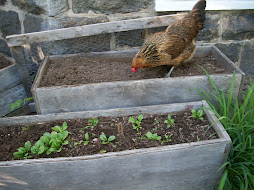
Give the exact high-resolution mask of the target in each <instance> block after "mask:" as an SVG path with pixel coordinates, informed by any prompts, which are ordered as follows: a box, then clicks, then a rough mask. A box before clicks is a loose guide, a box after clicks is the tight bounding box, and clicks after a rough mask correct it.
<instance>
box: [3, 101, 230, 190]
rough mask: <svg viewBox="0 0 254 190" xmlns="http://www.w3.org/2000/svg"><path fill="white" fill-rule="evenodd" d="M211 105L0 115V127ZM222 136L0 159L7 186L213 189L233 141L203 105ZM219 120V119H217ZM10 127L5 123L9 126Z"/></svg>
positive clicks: (170, 105)
mask: <svg viewBox="0 0 254 190" xmlns="http://www.w3.org/2000/svg"><path fill="white" fill-rule="evenodd" d="M202 106H204V107H207V106H208V105H207V103H206V102H204V101H202V102H201V101H199V102H189V103H179V104H167V105H156V106H143V107H133V108H121V109H110V110H98V111H83V112H70V113H59V114H47V115H34V116H20V117H13V118H0V126H4V125H8V126H10V125H14V124H23V125H29V124H31V123H41V122H47V121H53V120H60V119H64V120H69V119H74V118H91V117H93V118H95V117H99V116H128V115H133V114H140V113H143V114H146V113H147V114H158V113H159V114H160V113H161V114H163V113H172V112H174V113H176V112H179V111H187V110H189V111H190V110H191V109H197V108H199V107H202ZM205 113H206V115H207V117H208V119H209V121H210V123H215V124H214V125H213V129H214V130H215V131H216V133H217V135H218V137H219V138H218V139H212V140H206V141H198V142H191V143H183V144H176V145H166V146H161V147H153V148H144V149H136V150H126V151H120V152H109V153H105V154H96V155H91V156H80V157H67V158H52V159H50V158H47V159H27V160H20V161H7V162H0V171H1V175H3V176H5V177H6V178H8V179H15V180H13V181H11V180H8V181H4V182H1V183H3V184H4V185H6V186H7V187H8V188H9V189H62V188H63V187H64V188H65V189H89V190H91V189H105V190H109V189H123V190H131V189H145V190H154V189H165V190H166V189H167V190H168V189H177V190H186V189H188V190H207V189H214V186H215V185H216V182H218V180H219V179H220V176H221V173H219V172H218V169H219V167H220V166H221V165H222V163H224V162H225V161H226V160H227V157H228V154H229V151H230V145H231V140H230V137H229V136H228V134H227V132H226V131H225V129H224V128H223V126H222V125H221V123H220V122H219V121H218V119H217V118H216V117H215V115H214V114H213V113H212V112H211V111H210V110H205ZM215 121H217V122H215ZM5 127H6V126H5Z"/></svg>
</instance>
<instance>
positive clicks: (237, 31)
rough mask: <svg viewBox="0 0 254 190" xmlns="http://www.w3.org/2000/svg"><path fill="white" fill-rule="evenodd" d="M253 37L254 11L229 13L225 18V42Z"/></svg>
mask: <svg viewBox="0 0 254 190" xmlns="http://www.w3.org/2000/svg"><path fill="white" fill-rule="evenodd" d="M252 37H254V11H238V12H232V13H231V12H227V13H226V14H225V15H224V16H223V22H222V38H223V39H224V40H243V39H251V38H252Z"/></svg>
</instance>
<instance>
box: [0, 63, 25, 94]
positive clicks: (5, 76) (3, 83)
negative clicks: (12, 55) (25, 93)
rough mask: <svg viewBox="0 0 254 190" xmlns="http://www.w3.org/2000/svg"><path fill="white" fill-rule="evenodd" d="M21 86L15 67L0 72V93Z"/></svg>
mask: <svg viewBox="0 0 254 190" xmlns="http://www.w3.org/2000/svg"><path fill="white" fill-rule="evenodd" d="M18 84H21V80H20V77H19V73H18V70H17V67H16V65H11V66H9V67H6V68H4V69H2V70H0V93H2V92H4V91H6V90H8V89H10V88H12V87H14V86H17V85H18Z"/></svg>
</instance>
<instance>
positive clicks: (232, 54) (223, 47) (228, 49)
mask: <svg viewBox="0 0 254 190" xmlns="http://www.w3.org/2000/svg"><path fill="white" fill-rule="evenodd" d="M215 46H216V47H217V48H219V50H220V51H221V52H222V53H224V54H225V55H226V56H227V57H228V58H229V59H230V60H231V61H232V62H234V63H236V64H238V61H239V56H240V50H241V44H239V43H236V44H233V43H231V44H219V43H218V44H215Z"/></svg>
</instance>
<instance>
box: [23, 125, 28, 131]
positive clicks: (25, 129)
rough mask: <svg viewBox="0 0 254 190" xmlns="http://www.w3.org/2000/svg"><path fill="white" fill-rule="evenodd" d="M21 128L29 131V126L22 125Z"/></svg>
mask: <svg viewBox="0 0 254 190" xmlns="http://www.w3.org/2000/svg"><path fill="white" fill-rule="evenodd" d="M21 130H22V131H29V126H26V127H21Z"/></svg>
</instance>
